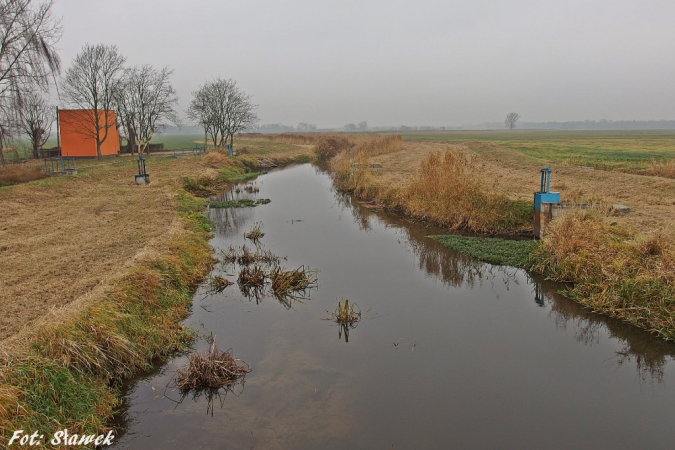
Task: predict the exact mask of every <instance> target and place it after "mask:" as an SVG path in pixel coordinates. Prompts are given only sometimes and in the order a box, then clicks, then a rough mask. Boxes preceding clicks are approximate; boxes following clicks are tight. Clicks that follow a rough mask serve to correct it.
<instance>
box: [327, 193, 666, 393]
mask: <svg viewBox="0 0 675 450" xmlns="http://www.w3.org/2000/svg"><path fill="white" fill-rule="evenodd" d="M334 194H335V198H336V201H337V203H338V205H340V206H341V207H343V208H348V209H350V210H351V212H352V214H353V215H354V217H355V222H356V223H357V224H358V225H359V228H360V229H362V230H370V228H371V223H372V222H371V220H374V219H377V220H381V221H382V222H383V223H384V225H385V226H387V227H390V228H396V230H397V233H398V234H400V235H401V239H400V242H401V243H402V244H404V245H407V246H408V248H410V250H411V251H412V252H413V253H414V254H415V255H416V256H417V258H418V265H419V267H420V269H422V270H424V271H425V272H426V273H427V274H429V275H432V276H434V277H437V278H438V279H440V280H442V281H443V282H444V283H446V284H448V285H450V286H452V287H462V286H467V287H468V288H472V287H473V286H475V284H476V283H479V284H482V283H483V282H484V281H485V282H490V283H492V284H494V283H495V281H498V280H499V278H498V277H500V278H501V281H502V282H503V283H504V285H505V286H506V288H507V289H508V287H509V284H510V283H516V284H518V278H519V277H518V276H517V274H519V273H520V274H524V271H521V270H519V269H515V268H512V267H506V266H493V265H490V264H485V263H482V262H480V261H477V260H475V259H473V258H470V257H468V256H465V255H463V254H461V253H459V252H456V251H453V250H451V249H449V248H447V247H445V246H443V245H442V244H440V243H439V242H436V241H434V240H433V239H429V238H428V237H426V236H427V235H431V234H445V233H444V232H443V230H432V229H427V228H424V227H422V226H420V225H414V226H411V225H409V224H408V223H407V222H406V221H405V220H403V219H401V218H400V217H398V216H396V215H393V214H390V213H387V212H378V213H375V212H374V211H372V210H371V209H369V208H366V207H364V206H363V205H361V204H359V203H358V202H356V201H354V200H352V198H351V197H350V196H349V195H346V194H343V193H339V192H335V191H334ZM527 279H528V283H529V284H532V285H533V286H534V292H533V296H534V301H535V303H536V304H537V305H538V306H540V307H545V306H547V305H548V306H550V308H551V311H550V315H549V316H550V317H551V318H552V319H553V321H554V322H555V325H556V327H557V328H563V329H564V328H567V327H568V326H570V325H572V326H574V327H575V339H576V340H577V341H578V342H580V343H583V344H585V345H589V346H592V345H595V344H597V343H599V342H600V339H601V337H602V334H603V330H606V333H607V334H608V337H609V338H610V339H616V340H618V342H619V343H620V344H621V345H622V349H621V350H619V351H618V352H616V359H615V362H616V364H617V365H618V366H622V365H623V364H625V363H630V362H634V363H635V366H636V370H637V374H638V377H639V379H640V380H641V381H643V382H644V381H647V379H650V380H652V381H656V382H658V383H661V382H662V381H663V377H664V370H665V366H666V364H667V363H668V361H669V360H673V359H675V344H673V343H671V342H666V341H663V340H661V339H658V338H656V337H654V336H652V335H650V334H649V333H647V332H645V331H643V330H640V329H638V328H635V327H633V326H630V325H628V324H625V323H622V322H621V321H619V320H616V319H612V318H610V317H607V316H603V315H599V314H594V313H592V312H590V311H588V310H586V309H584V308H583V307H582V306H581V305H579V304H578V303H575V302H574V301H572V300H570V299H568V298H566V297H564V296H562V295H560V294H559V293H558V291H560V290H561V289H563V288H564V286H563V285H561V284H558V283H551V282H545V281H540V280H536V281H535V280H533V279H532V278H531V277H530V276H529V275H527Z"/></svg>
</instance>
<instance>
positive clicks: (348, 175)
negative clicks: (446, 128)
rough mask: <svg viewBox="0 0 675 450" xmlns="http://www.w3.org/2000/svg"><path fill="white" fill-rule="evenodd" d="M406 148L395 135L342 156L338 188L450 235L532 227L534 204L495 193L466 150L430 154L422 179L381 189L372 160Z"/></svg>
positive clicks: (337, 162)
mask: <svg viewBox="0 0 675 450" xmlns="http://www.w3.org/2000/svg"><path fill="white" fill-rule="evenodd" d="M400 149H402V139H401V138H400V136H390V137H388V138H383V139H378V140H373V141H371V142H366V143H363V144H361V145H360V146H359V147H357V148H355V149H353V150H349V151H345V152H342V153H340V154H338V155H337V156H336V157H334V158H333V159H332V160H331V162H330V169H331V172H332V174H333V181H334V183H335V185H336V187H337V188H338V190H341V191H346V192H350V193H352V194H353V195H355V196H357V197H358V198H360V199H365V200H374V201H376V202H378V203H381V204H382V205H384V206H386V207H389V208H391V209H394V210H397V211H400V212H403V213H405V214H407V215H410V216H412V217H414V218H417V219H421V220H424V221H428V222H432V223H434V224H437V225H440V226H442V227H445V228H447V229H450V230H466V231H474V232H479V233H484V234H518V233H520V232H522V231H524V230H527V229H529V228H530V226H531V220H532V206H531V202H525V201H515V200H511V199H509V198H507V197H506V196H504V195H501V194H497V193H494V192H492V191H491V190H490V189H489V187H488V184H487V182H486V181H485V180H484V179H483V177H482V176H481V174H480V165H479V163H478V161H477V160H476V158H475V157H474V156H472V155H469V154H467V153H466V152H465V151H464V150H463V148H458V149H453V150H450V149H448V150H446V151H445V152H444V153H440V152H437V153H431V154H429V155H428V156H427V157H426V158H425V159H423V160H422V161H421V163H420V167H419V170H418V171H417V173H416V175H415V176H414V177H413V178H412V179H411V180H409V181H408V182H407V183H405V184H403V185H401V186H398V187H390V186H385V185H381V184H379V183H378V182H377V179H376V177H375V176H374V174H373V172H372V170H371V168H370V158H371V157H372V156H377V155H381V154H385V153H391V152H396V151H400Z"/></svg>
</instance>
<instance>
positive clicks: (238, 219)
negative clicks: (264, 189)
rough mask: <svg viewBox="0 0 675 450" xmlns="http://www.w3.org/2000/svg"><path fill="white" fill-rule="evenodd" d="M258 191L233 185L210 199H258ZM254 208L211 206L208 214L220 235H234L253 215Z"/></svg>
mask: <svg viewBox="0 0 675 450" xmlns="http://www.w3.org/2000/svg"><path fill="white" fill-rule="evenodd" d="M257 193H258V191H251V192H248V191H246V190H244V189H243V188H242V186H241V185H237V184H235V185H233V186H231V187H230V189H229V190H227V191H225V192H223V193H221V194H219V195H216V196H212V197H211V198H210V201H219V202H220V201H222V202H225V201H230V200H242V199H256V197H257V195H256V194H257ZM252 210H253V208H209V210H208V213H207V214H208V216H209V218H210V219H211V220H212V222H213V223H214V224H216V225H217V226H216V227H215V230H214V231H215V234H216V236H218V237H223V238H228V237H232V235H233V233H235V232H238V230H240V229H241V227H242V226H243V225H244V224H245V223H247V222H248V220H249V219H250V218H251V217H252V216H253V211H252Z"/></svg>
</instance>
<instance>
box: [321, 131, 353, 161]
mask: <svg viewBox="0 0 675 450" xmlns="http://www.w3.org/2000/svg"><path fill="white" fill-rule="evenodd" d="M354 145H355V144H354V143H353V142H352V141H350V140H349V139H347V138H346V137H344V136H321V137H320V138H319V140H318V142H317V143H316V146H315V147H314V152H315V153H316V157H317V159H319V160H320V161H327V160H329V159H331V158H332V157H334V156H335V155H337V154H338V153H340V152H342V151H344V150H347V149H350V148H353V147H354Z"/></svg>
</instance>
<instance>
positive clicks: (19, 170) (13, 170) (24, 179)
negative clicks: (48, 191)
mask: <svg viewBox="0 0 675 450" xmlns="http://www.w3.org/2000/svg"><path fill="white" fill-rule="evenodd" d="M49 176H50V175H49V173H47V172H43V171H42V170H40V168H39V167H37V166H35V165H33V164H25V163H17V164H6V165H4V166H3V165H0V187H2V186H10V185H12V184H20V183H28V182H29V181H35V180H41V179H42V178H47V177H49Z"/></svg>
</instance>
